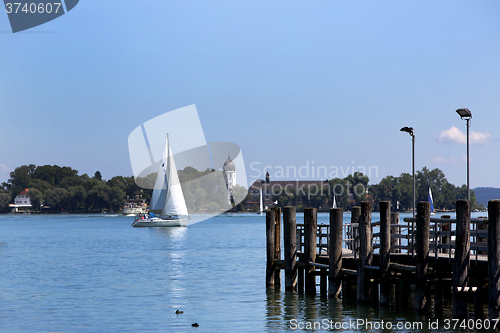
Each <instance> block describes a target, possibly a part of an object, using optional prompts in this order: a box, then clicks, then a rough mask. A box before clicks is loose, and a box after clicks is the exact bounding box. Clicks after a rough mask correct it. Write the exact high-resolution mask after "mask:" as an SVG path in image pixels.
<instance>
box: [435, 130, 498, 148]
mask: <svg viewBox="0 0 500 333" xmlns="http://www.w3.org/2000/svg"><path fill="white" fill-rule="evenodd" d="M490 138H491V133H490V132H474V131H470V136H469V139H470V143H471V144H472V143H476V144H482V143H488V142H489V140H490ZM437 141H438V142H446V143H461V144H466V143H467V135H466V134H465V133H463V132H462V131H460V130H459V129H458V127H455V126H452V127H451V128H450V129H447V130H442V131H441V133H439V135H438V138H437Z"/></svg>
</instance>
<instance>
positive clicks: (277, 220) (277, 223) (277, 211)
mask: <svg viewBox="0 0 500 333" xmlns="http://www.w3.org/2000/svg"><path fill="white" fill-rule="evenodd" d="M272 210H274V227H275V229H274V245H275V251H274V259H275V260H281V208H280V207H273V208H272ZM274 285H275V286H276V287H278V288H281V268H278V269H276V272H275V273H274Z"/></svg>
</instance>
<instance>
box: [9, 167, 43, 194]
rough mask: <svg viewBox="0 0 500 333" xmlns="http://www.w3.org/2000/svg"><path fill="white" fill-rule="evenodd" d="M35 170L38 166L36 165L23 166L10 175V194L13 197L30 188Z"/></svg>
mask: <svg viewBox="0 0 500 333" xmlns="http://www.w3.org/2000/svg"><path fill="white" fill-rule="evenodd" d="M35 169H36V165H34V164H30V165H22V166H20V167H17V168H15V169H14V171H12V172H11V173H10V179H9V180H8V181H7V183H8V184H10V185H9V187H10V193H11V195H12V196H13V197H15V196H16V195H18V194H19V193H21V191H23V190H24V189H27V188H28V187H30V185H31V182H32V180H33V178H32V176H33V174H34V171H35Z"/></svg>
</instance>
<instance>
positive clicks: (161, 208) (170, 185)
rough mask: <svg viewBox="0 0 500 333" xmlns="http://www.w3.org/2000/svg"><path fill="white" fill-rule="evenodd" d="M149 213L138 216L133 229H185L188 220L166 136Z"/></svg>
mask: <svg viewBox="0 0 500 333" xmlns="http://www.w3.org/2000/svg"><path fill="white" fill-rule="evenodd" d="M150 211H153V212H155V211H156V212H157V213H159V216H160V217H156V215H155V213H152V214H149V216H148V217H147V218H146V217H145V216H139V218H138V219H136V220H135V221H134V223H133V224H132V226H133V227H185V226H186V225H187V221H188V219H189V215H188V210H187V207H186V201H185V200H184V194H183V193H182V187H181V183H180V182H179V176H178V175H177V169H176V167H175V162H174V156H173V154H172V149H170V143H169V139H168V134H167V141H166V142H165V150H164V151H163V156H162V159H161V162H160V167H159V168H158V176H157V177H156V183H155V187H154V189H153V196H152V197H151V203H150Z"/></svg>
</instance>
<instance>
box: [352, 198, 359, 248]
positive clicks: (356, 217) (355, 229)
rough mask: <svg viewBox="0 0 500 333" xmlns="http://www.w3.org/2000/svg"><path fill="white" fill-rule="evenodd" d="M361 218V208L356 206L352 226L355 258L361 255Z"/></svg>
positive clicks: (353, 210)
mask: <svg viewBox="0 0 500 333" xmlns="http://www.w3.org/2000/svg"><path fill="white" fill-rule="evenodd" d="M360 216H361V207H359V206H354V207H352V209H351V225H352V238H353V239H354V240H353V241H352V242H353V243H352V250H353V251H354V258H357V256H358V255H359V218H360Z"/></svg>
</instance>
